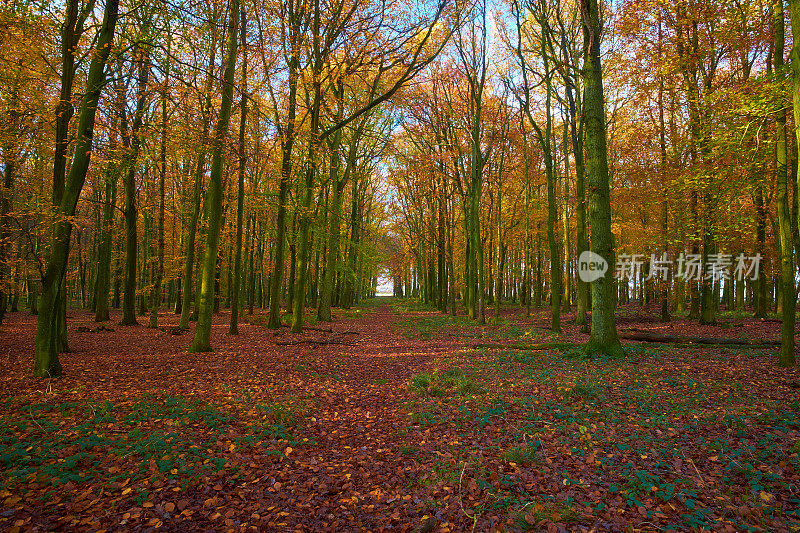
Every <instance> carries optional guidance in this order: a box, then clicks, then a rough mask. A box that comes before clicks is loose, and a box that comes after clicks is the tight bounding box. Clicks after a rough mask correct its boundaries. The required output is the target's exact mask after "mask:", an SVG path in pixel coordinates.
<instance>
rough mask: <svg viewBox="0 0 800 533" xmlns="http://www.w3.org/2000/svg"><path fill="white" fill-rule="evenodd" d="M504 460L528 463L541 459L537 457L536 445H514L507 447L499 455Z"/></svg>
mask: <svg viewBox="0 0 800 533" xmlns="http://www.w3.org/2000/svg"><path fill="white" fill-rule="evenodd" d="M500 457H501V458H502V459H503V460H504V461H508V462H509V463H516V464H518V465H524V466H527V465H530V464H535V463H538V462H539V460H540V459H541V458H540V457H539V448H538V447H536V446H529V445H523V446H515V447H513V448H509V449H508V450H506V451H505V452H503V454H502V455H501V456H500Z"/></svg>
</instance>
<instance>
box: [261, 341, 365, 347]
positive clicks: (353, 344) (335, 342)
mask: <svg viewBox="0 0 800 533" xmlns="http://www.w3.org/2000/svg"><path fill="white" fill-rule="evenodd" d="M275 344H277V345H278V346H294V345H297V344H343V345H345V346H355V345H356V343H354V342H348V341H339V340H323V341H315V340H312V339H301V340H299V341H283V342H281V341H278V342H276V343H275Z"/></svg>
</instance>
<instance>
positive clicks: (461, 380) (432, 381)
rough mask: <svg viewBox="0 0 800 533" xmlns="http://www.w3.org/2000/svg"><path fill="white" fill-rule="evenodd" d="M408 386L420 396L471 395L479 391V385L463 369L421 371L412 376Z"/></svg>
mask: <svg viewBox="0 0 800 533" xmlns="http://www.w3.org/2000/svg"><path fill="white" fill-rule="evenodd" d="M408 388H409V389H410V390H412V391H414V392H416V393H417V394H419V395H420V396H433V397H443V396H447V395H449V394H458V395H459V396H469V395H471V394H475V393H477V392H478V391H479V387H478V385H477V384H476V383H475V381H473V379H472V378H471V377H470V376H468V375H467V374H466V373H465V372H464V371H463V370H461V369H458V368H455V369H451V370H445V371H443V372H440V371H439V370H434V371H433V372H421V373H419V374H415V375H413V376H411V379H410V380H409V382H408Z"/></svg>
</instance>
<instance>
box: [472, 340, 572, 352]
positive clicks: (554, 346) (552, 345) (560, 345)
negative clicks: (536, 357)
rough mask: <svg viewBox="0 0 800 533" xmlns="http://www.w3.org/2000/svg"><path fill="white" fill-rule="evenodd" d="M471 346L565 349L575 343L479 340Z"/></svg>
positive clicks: (509, 348)
mask: <svg viewBox="0 0 800 533" xmlns="http://www.w3.org/2000/svg"><path fill="white" fill-rule="evenodd" d="M472 347H473V348H487V349H490V350H494V349H498V350H502V349H506V350H526V351H527V350H530V351H536V350H567V349H569V348H574V347H575V345H574V344H573V343H571V342H543V343H541V344H525V343H513V344H503V343H502V342H479V343H477V344H473V345H472Z"/></svg>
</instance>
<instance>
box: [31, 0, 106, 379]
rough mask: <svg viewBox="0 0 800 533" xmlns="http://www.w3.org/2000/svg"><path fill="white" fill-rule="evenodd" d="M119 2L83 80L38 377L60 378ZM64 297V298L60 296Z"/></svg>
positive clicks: (45, 298)
mask: <svg viewBox="0 0 800 533" xmlns="http://www.w3.org/2000/svg"><path fill="white" fill-rule="evenodd" d="M118 9H119V1H118V0H107V1H106V6H105V9H104V13H103V23H102V25H101V26H100V30H99V32H98V36H97V45H96V47H95V49H94V52H93V56H92V61H91V64H90V66H89V73H88V75H87V78H86V91H85V93H84V97H83V100H82V102H81V107H80V114H79V115H78V129H77V139H76V142H75V155H74V156H73V158H72V163H71V164H70V169H69V174H68V175H67V178H66V181H65V186H64V193H63V195H62V197H61V202H60V204H59V207H58V216H59V218H58V220H57V221H56V223H55V228H54V230H53V239H52V251H51V255H50V259H49V261H48V263H47V269H46V270H45V273H44V276H43V277H42V294H41V298H40V303H39V319H38V322H37V328H36V350H35V356H34V367H33V373H34V375H35V376H37V377H56V376H59V375H61V363H60V362H59V360H58V333H59V332H58V317H59V313H60V306H59V305H58V303H59V293H60V291H61V280H62V277H63V274H62V273H63V272H64V268H65V266H66V262H67V257H68V255H69V241H70V233H71V228H72V223H71V221H70V217H72V215H74V214H75V207H76V206H77V203H78V197H79V196H80V193H81V190H82V189H83V183H84V181H85V180H86V171H87V170H88V169H89V161H90V158H91V153H92V141H93V134H94V124H95V114H96V112H97V104H98V101H99V100H100V93H101V92H102V90H103V87H104V86H105V66H106V62H107V61H108V56H109V54H110V52H111V45H112V42H113V38H114V28H115V27H116V24H117V17H118ZM61 296H62V297H63V295H61Z"/></svg>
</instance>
